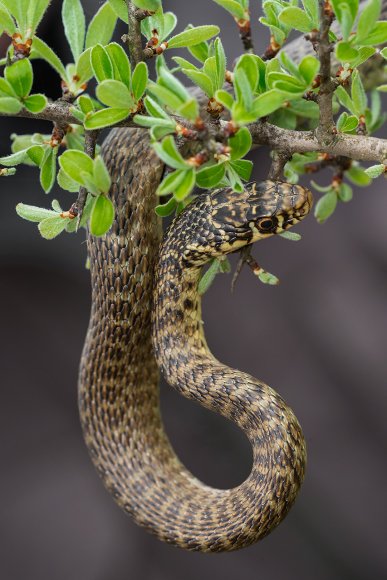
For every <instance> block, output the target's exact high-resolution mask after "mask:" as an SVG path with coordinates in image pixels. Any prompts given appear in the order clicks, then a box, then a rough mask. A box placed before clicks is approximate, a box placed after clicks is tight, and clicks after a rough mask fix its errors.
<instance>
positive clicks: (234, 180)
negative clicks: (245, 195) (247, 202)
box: [226, 161, 244, 193]
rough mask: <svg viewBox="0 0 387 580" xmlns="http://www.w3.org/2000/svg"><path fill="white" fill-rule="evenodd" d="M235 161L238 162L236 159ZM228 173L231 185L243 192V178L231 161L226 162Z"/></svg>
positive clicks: (237, 190)
mask: <svg viewBox="0 0 387 580" xmlns="http://www.w3.org/2000/svg"><path fill="white" fill-rule="evenodd" d="M233 163H236V162H235V161H234V162H233ZM226 174H227V178H228V180H229V182H230V187H231V188H232V189H233V190H234V191H236V192H239V193H241V192H242V191H243V190H244V187H243V183H242V181H241V178H240V177H239V173H238V171H235V169H234V167H233V166H232V164H231V163H227V164H226Z"/></svg>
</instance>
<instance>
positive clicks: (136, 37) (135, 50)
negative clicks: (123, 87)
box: [126, 0, 144, 68]
mask: <svg viewBox="0 0 387 580" xmlns="http://www.w3.org/2000/svg"><path fill="white" fill-rule="evenodd" d="M126 4H127V6H128V34H127V45H128V51H129V57H130V63H131V65H132V67H133V68H134V67H135V66H136V64H137V63H139V62H141V61H142V60H144V53H143V50H142V40H141V22H140V20H138V17H137V8H136V6H135V5H134V4H133V2H132V1H131V0H126Z"/></svg>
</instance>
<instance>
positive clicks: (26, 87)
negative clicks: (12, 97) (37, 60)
mask: <svg viewBox="0 0 387 580" xmlns="http://www.w3.org/2000/svg"><path fill="white" fill-rule="evenodd" d="M4 74H5V78H6V79H7V81H8V82H9V84H10V85H11V86H12V88H13V90H14V91H15V93H16V94H17V96H18V97H21V98H23V97H27V95H29V93H30V90H31V88H32V82H33V79H34V75H33V72H32V65H31V63H30V61H29V60H28V59H27V58H23V59H22V60H18V61H16V62H15V63H13V64H12V65H11V66H7V67H5V71H4Z"/></svg>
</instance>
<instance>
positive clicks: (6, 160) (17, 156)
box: [0, 99, 28, 167]
mask: <svg viewBox="0 0 387 580" xmlns="http://www.w3.org/2000/svg"><path fill="white" fill-rule="evenodd" d="M1 100H2V99H0V103H1ZM0 110H1V107H0ZM27 150H28V149H27V148H26V149H21V150H19V151H15V153H12V154H11V155H7V156H6V157H0V163H1V165H5V166H6V167H12V166H13V165H19V164H20V163H23V162H24V161H25V159H26V157H27Z"/></svg>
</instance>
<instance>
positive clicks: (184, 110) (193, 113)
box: [177, 98, 199, 121]
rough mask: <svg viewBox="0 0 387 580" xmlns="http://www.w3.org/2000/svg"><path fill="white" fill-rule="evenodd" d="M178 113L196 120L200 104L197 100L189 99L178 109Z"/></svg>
mask: <svg viewBox="0 0 387 580" xmlns="http://www.w3.org/2000/svg"><path fill="white" fill-rule="evenodd" d="M177 113H179V115H181V116H182V117H184V118H185V119H188V120H190V121H195V120H196V119H197V118H198V115H199V105H198V102H197V100H196V99H195V98H194V99H189V100H188V101H186V102H185V103H183V104H182V105H180V107H179V108H178V109H177Z"/></svg>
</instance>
